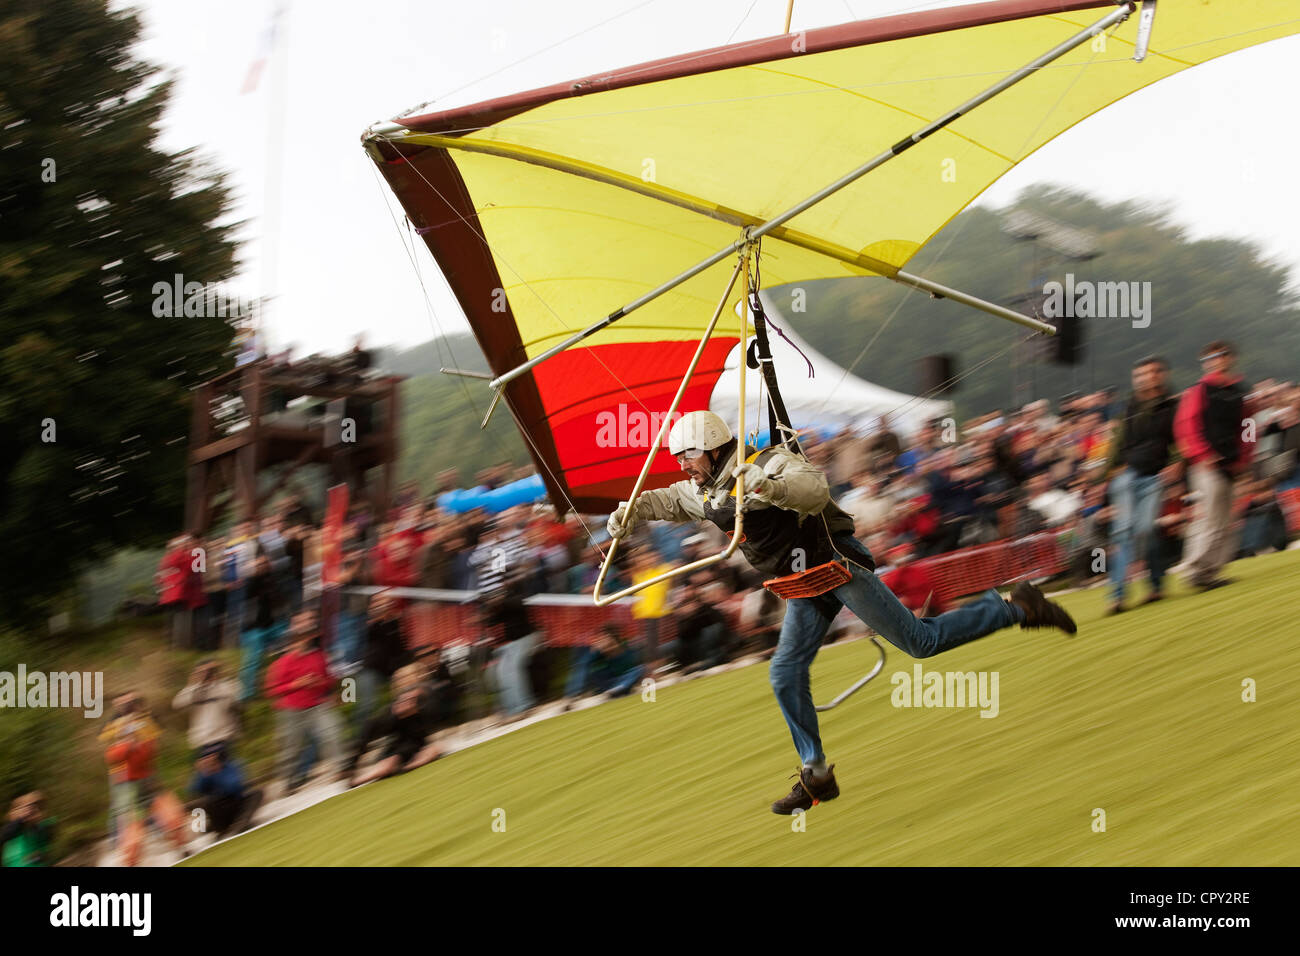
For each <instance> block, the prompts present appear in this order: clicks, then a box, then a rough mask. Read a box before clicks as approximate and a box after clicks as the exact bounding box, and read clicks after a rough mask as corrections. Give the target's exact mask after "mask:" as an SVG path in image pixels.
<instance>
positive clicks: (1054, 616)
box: [1011, 581, 1079, 634]
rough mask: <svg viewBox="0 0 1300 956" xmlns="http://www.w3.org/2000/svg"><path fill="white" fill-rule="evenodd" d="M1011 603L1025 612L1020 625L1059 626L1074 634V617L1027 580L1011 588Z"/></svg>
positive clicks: (1024, 626) (1026, 626)
mask: <svg viewBox="0 0 1300 956" xmlns="http://www.w3.org/2000/svg"><path fill="white" fill-rule="evenodd" d="M1011 603H1012V604H1014V605H1016V607H1018V608H1020V609H1021V610H1022V611H1024V612H1025V621H1024V623H1023V624H1021V625H1020V626H1021V627H1022V628H1029V627H1059V628H1060V629H1061V630H1063V631H1064V632H1065V633H1066V634H1074V633H1075V632H1077V631H1078V630H1079V628H1078V627H1077V626H1076V625H1075V623H1074V618H1072V617H1070V615H1069V614H1068V613H1066V610H1065V608H1063V607H1061V605H1059V604H1057V603H1056V602H1055V601H1049V600H1048V599H1047V597H1046V596H1045V595H1044V594H1043V592H1042V591H1040V590H1038V588H1036V587H1034V586H1033V585H1032V584H1030V583H1029V582H1028V581H1021V582H1020V583H1019V584H1017V585H1016V586H1015V587H1014V588H1012V589H1011Z"/></svg>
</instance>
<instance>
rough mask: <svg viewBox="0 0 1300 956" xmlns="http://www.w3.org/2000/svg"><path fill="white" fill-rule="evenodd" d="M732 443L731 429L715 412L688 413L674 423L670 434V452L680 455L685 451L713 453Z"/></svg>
mask: <svg viewBox="0 0 1300 956" xmlns="http://www.w3.org/2000/svg"><path fill="white" fill-rule="evenodd" d="M729 441H731V429H730V428H728V427H727V423H726V422H724V421H723V420H722V419H721V418H719V417H718V416H717V415H715V414H713V412H708V411H698V412H687V413H686V414H685V415H683V416H682V417H681V418H679V419H677V421H676V422H674V423H673V427H672V431H670V432H669V433H668V451H669V453H670V454H673V455H680V454H681V453H682V452H684V451H691V450H694V451H712V450H713V449H715V448H721V447H722V446H723V445H725V444H726V443H727V442H729Z"/></svg>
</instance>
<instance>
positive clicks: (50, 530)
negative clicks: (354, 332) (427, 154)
mask: <svg viewBox="0 0 1300 956" xmlns="http://www.w3.org/2000/svg"><path fill="white" fill-rule="evenodd" d="M139 34H140V24H139V21H138V20H137V18H136V17H135V16H134V14H132V13H131V12H129V11H120V10H119V11H112V12H110V11H109V10H108V6H107V4H106V3H105V2H103V0H10V2H8V3H6V4H5V6H4V9H3V12H2V13H0V130H3V131H4V132H3V134H2V135H3V141H2V142H0V147H2V148H0V448H3V450H4V451H3V454H0V618H6V619H10V620H13V619H15V618H17V619H26V620H29V621H30V620H31V619H32V618H33V617H34V616H35V615H37V614H39V613H42V612H44V611H47V610H48V609H49V607H50V606H51V602H52V601H54V600H56V599H57V597H58V595H59V594H60V593H61V592H63V591H64V590H65V589H67V588H69V587H70V586H71V584H72V583H73V581H74V578H75V573H76V571H77V570H78V569H79V568H81V567H84V566H85V565H87V564H88V563H90V562H92V561H94V560H95V559H97V558H100V557H103V556H104V555H106V554H108V553H109V552H111V551H113V550H114V549H117V548H120V547H125V546H130V547H147V546H151V545H157V544H158V543H159V542H160V541H161V540H162V539H163V538H164V537H165V536H167V535H168V534H170V533H175V532H176V531H177V530H179V528H180V524H181V521H182V518H183V515H182V508H183V500H184V490H185V470H186V469H185V464H186V462H185V455H186V451H187V448H186V444H187V443H186V434H187V431H188V427H189V417H190V398H191V396H190V391H189V390H190V388H191V387H192V386H193V385H195V384H197V383H198V382H200V381H202V380H204V379H207V378H210V377H211V376H212V375H214V374H217V373H219V372H221V371H224V370H225V369H226V368H229V367H230V365H231V363H232V359H231V355H230V346H231V340H232V336H233V326H232V322H231V319H230V318H229V317H228V316H226V312H227V310H226V309H225V307H224V305H225V303H224V302H222V303H220V304H221V305H222V308H221V309H217V308H215V307H214V306H216V305H217V304H218V301H217V298H216V296H215V295H214V294H213V289H212V287H211V286H210V285H209V284H215V283H220V282H223V281H225V280H227V279H229V278H230V277H231V276H232V275H233V274H234V272H235V255H236V251H237V247H236V243H235V241H234V239H233V231H234V230H235V229H236V228H238V225H239V224H238V223H236V222H231V221H230V215H229V213H230V208H231V197H230V193H229V190H228V188H227V187H226V185H225V184H224V182H223V177H222V174H220V173H219V172H218V171H216V170H214V169H212V168H210V167H209V166H208V165H207V164H206V163H204V162H203V161H202V160H201V159H200V158H199V157H198V156H196V155H195V154H194V153H193V151H189V150H187V151H184V152H181V153H169V152H166V151H164V150H162V149H160V148H159V147H158V145H157V144H156V138H157V134H158V124H159V121H160V119H161V117H162V114H163V111H164V109H165V107H166V105H167V101H168V98H169V96H170V91H171V87H170V82H169V81H166V80H163V79H160V78H159V77H158V75H157V74H158V70H157V69H156V68H155V67H152V66H150V65H149V64H146V63H144V62H142V61H140V60H139V59H137V58H136V57H135V56H134V55H133V52H132V48H133V45H134V44H135V43H136V41H137V39H138V37H139ZM178 275H179V276H182V277H183V280H182V282H183V283H198V284H200V286H199V287H196V286H190V289H189V292H190V293H191V295H190V300H191V301H190V306H191V307H190V308H189V309H182V314H180V315H176V314H175V312H176V309H175V308H170V307H173V306H180V305H182V303H177V302H172V301H171V297H170V296H164V295H163V292H162V290H163V289H164V287H171V286H172V285H173V283H174V282H175V277H176V276H178ZM200 287H202V290H203V291H202V293H201V294H199V293H198V292H197V289H198V288H200ZM182 288H184V286H182ZM160 306H161V307H160ZM169 311H170V312H171V313H172V315H171V317H168V315H167V313H168V312H169ZM185 312H189V313H190V314H189V315H186V314H184V313H185ZM196 312H198V313H201V314H197V315H196V314H194V313H196ZM217 312H220V313H221V314H216V313H217ZM159 313H162V314H161V315H160V314H159Z"/></svg>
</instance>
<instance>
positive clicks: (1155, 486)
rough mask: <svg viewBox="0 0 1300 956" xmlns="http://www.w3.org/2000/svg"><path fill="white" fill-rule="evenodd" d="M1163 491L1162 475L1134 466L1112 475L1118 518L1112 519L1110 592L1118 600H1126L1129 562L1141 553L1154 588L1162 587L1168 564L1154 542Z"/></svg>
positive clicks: (1115, 511)
mask: <svg viewBox="0 0 1300 956" xmlns="http://www.w3.org/2000/svg"><path fill="white" fill-rule="evenodd" d="M1162 491H1163V489H1162V486H1161V484H1160V476H1159V475H1150V476H1143V475H1136V474H1134V473H1133V470H1132V469H1131V468H1125V469H1124V470H1123V471H1121V472H1120V473H1119V474H1118V475H1116V476H1115V477H1114V478H1113V479H1111V482H1110V498H1111V506H1112V508H1113V511H1114V518H1113V519H1112V521H1111V530H1110V537H1111V544H1112V545H1113V546H1114V547H1113V548H1112V551H1113V554H1112V555H1111V559H1110V592H1111V597H1112V599H1113V600H1114V601H1115V602H1116V603H1118V602H1120V601H1122V600H1124V584H1125V581H1126V580H1127V578H1128V569H1129V565H1131V564H1132V563H1133V559H1134V557H1135V556H1136V555H1139V554H1141V555H1143V556H1144V557H1145V558H1146V562H1147V573H1148V574H1149V575H1150V578H1151V590H1152V591H1159V590H1160V581H1161V579H1162V578H1163V577H1164V566H1163V562H1162V561H1161V560H1160V556H1159V555H1158V554H1156V553H1154V552H1155V550H1156V549H1155V548H1154V547H1153V545H1154V544H1155V527H1156V518H1157V517H1159V515H1160V501H1161V498H1162V497H1163V494H1162Z"/></svg>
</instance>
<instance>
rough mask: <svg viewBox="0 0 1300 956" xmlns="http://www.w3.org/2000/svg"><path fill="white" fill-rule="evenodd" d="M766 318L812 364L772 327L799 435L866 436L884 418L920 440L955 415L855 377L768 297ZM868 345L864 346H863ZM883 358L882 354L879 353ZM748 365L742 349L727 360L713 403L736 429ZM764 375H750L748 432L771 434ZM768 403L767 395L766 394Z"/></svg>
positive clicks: (942, 404)
mask: <svg viewBox="0 0 1300 956" xmlns="http://www.w3.org/2000/svg"><path fill="white" fill-rule="evenodd" d="M759 297H760V298H761V299H762V302H763V312H764V314H765V315H766V316H767V317H768V319H769V320H770V321H771V322H775V323H776V325H777V326H779V327H780V329H781V331H782V332H784V333H785V335H786V338H788V339H790V341H791V342H794V343H795V345H797V346H798V347H799V350H800V351H802V352H803V356H807V358H808V361H805V360H804V357H803V356H801V355H800V354H799V352H798V351H796V350H795V349H794V348H793V347H791V345H790V343H789V342H787V341H786V340H785V339H783V338H782V337H781V336H779V335H777V334H776V332H775V331H774V330H773V329H772V328H771V326H770V325H769V327H768V345H769V347H770V348H771V350H772V361H773V362H774V364H775V365H776V378H777V382H778V383H779V384H780V386H781V396H782V398H784V399H785V406H786V409H787V410H788V411H789V412H790V423H791V424H792V425H793V426H794V427H795V428H796V429H803V428H810V427H815V426H830V427H833V428H835V429H837V430H838V429H840V428H843V427H846V426H847V427H850V428H853V429H855V430H857V431H860V432H863V433H866V432H870V431H874V430H875V428H876V425H877V421H878V419H879V418H880V416H882V415H885V416H887V417H888V419H889V425H890V428H891V429H893V430H894V431H896V432H898V433H899V434H901V435H906V436H910V435H913V434H915V433H916V432H917V431H918V430H920V427H921V426H922V425H923V424H924V423H925V422H926V421H929V420H930V419H934V418H944V417H946V416H948V415H950V414H952V403H951V402H948V401H939V400H936V399H924V398H918V397H917V396H915V395H907V394H905V393H903V392H895V391H893V390H892V389H888V388H882V387H880V386H879V385H872V384H871V383H870V382H867V381H864V380H863V379H860V378H858V377H857V376H856V375H852V374H850V373H849V372H847V371H846V370H845V369H843V368H841V367H840V366H839V365H836V364H835V363H834V362H832V361H831V360H830V359H828V358H827V357H826V356H824V355H822V354H821V353H820V352H818V351H817V350H816V349H814V348H813V347H812V346H810V345H809V344H808V343H807V342H805V341H804V340H803V339H802V338H801V337H800V336H799V335H798V334H797V333H796V332H795V331H794V328H793V326H792V323H791V322H790V319H789V317H788V316H785V315H782V314H781V312H780V311H779V310H778V309H777V307H776V303H775V302H773V301H772V299H771V298H770V297H769V296H768V294H767V293H766V292H765V291H761V292H759ZM864 344H865V343H864ZM878 354H879V353H878ZM741 361H743V357H742V356H741V355H740V346H739V345H737V346H736V348H734V349H733V350H732V352H731V354H730V355H729V356H727V364H726V370H725V371H724V372H723V373H722V375H721V376H719V378H718V384H717V385H716V386H715V387H714V389H713V396H712V397H711V398H710V400H709V408H710V409H711V410H713V411H715V412H717V413H718V414H719V415H721V416H722V417H723V418H724V419H725V420H726V421H727V422H728V423H729V424H730V425H731V426H732V428H733V429H734V428H735V426H736V399H737V396H738V394H739V391H740V384H739V382H738V381H737V375H738V371H737V369H738V363H739V362H741ZM809 361H810V362H812V367H813V376H812V377H809V375H808V362H809ZM761 382H762V374H761V372H760V371H759V370H758V369H750V368H747V369H746V370H745V392H746V395H747V396H748V400H747V401H746V403H745V431H746V432H753V431H754V429H755V428H757V429H758V430H759V431H761V432H766V431H767V409H766V407H765V404H764V406H762V407H760V405H759V399H760V392H759V385H760V383H761ZM763 402H764V403H766V392H764V393H763Z"/></svg>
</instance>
